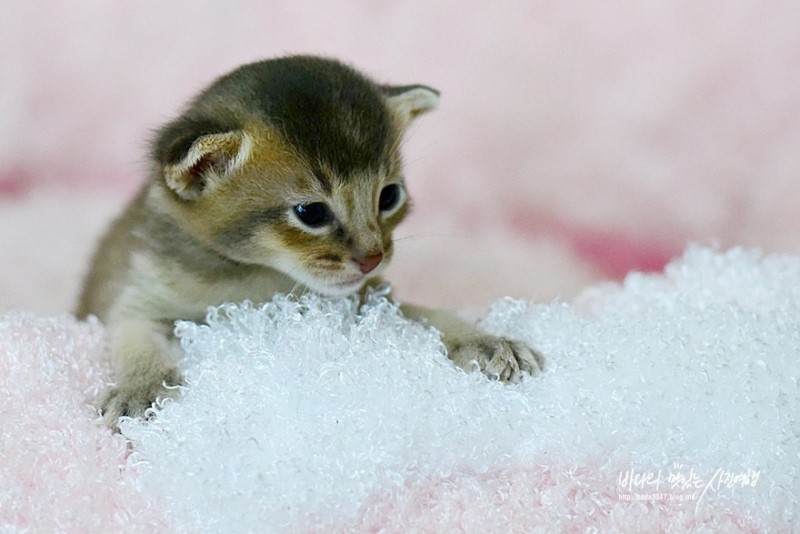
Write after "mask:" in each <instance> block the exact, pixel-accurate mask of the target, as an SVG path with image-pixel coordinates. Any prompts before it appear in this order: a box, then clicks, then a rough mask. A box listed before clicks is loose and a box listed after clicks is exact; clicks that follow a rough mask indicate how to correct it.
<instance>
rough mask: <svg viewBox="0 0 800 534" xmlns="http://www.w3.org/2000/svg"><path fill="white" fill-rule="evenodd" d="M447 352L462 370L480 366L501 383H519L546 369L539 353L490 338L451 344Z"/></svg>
mask: <svg viewBox="0 0 800 534" xmlns="http://www.w3.org/2000/svg"><path fill="white" fill-rule="evenodd" d="M448 352H449V355H450V359H451V360H453V362H454V363H455V364H456V365H458V366H459V367H461V368H463V369H465V370H468V371H469V370H472V369H474V367H475V364H476V363H477V365H478V367H479V368H480V370H481V371H483V373H484V374H485V375H486V376H488V377H489V378H493V379H495V380H499V381H501V382H518V381H519V380H520V379H521V378H522V374H523V373H528V374H530V375H537V374H539V373H540V372H541V370H542V368H543V366H544V358H543V357H542V355H541V353H539V352H538V351H536V350H534V349H531V348H529V347H528V346H527V345H525V344H524V343H521V342H519V341H514V340H512V339H507V338H503V337H495V336H490V335H478V336H475V337H471V338H469V339H458V340H452V341H451V342H450V343H448Z"/></svg>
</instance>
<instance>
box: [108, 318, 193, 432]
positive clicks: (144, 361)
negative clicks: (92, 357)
mask: <svg viewBox="0 0 800 534" xmlns="http://www.w3.org/2000/svg"><path fill="white" fill-rule="evenodd" d="M109 331H110V339H111V354H112V363H113V367H114V371H115V374H116V378H117V384H116V386H114V387H111V388H109V389H108V390H106V392H105V393H104V394H103V395H102V396H101V397H100V399H99V400H98V404H99V407H100V411H101V412H102V414H103V420H104V421H105V423H106V425H108V426H109V427H111V428H117V425H118V422H119V418H120V417H122V416H130V417H138V416H141V415H143V414H144V413H145V411H146V410H147V409H148V408H150V406H151V405H152V404H153V402H155V401H156V400H157V399H160V398H167V397H170V398H174V397H175V396H176V395H177V388H175V387H174V386H177V385H179V384H181V382H182V378H181V374H180V371H179V370H178V368H177V365H176V363H175V361H174V357H173V355H172V349H171V347H170V342H169V340H168V335H169V333H168V332H166V331H165V329H164V328H163V327H161V326H160V325H158V324H156V323H153V322H152V321H147V320H122V321H119V322H114V323H112V324H111V325H109Z"/></svg>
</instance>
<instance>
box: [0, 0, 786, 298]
mask: <svg viewBox="0 0 800 534" xmlns="http://www.w3.org/2000/svg"><path fill="white" fill-rule="evenodd" d="M0 20H2V21H3V22H2V26H3V29H2V31H0V72H2V83H0V247H2V250H3V253H2V258H3V259H2V263H1V264H0V310H2V309H6V308H9V307H14V308H22V309H30V310H34V311H40V312H60V311H65V310H67V309H69V308H70V307H71V305H72V303H73V301H74V298H75V295H76V293H77V288H78V285H79V282H80V276H81V273H82V271H83V270H84V269H85V265H86V263H87V262H88V255H89V253H90V250H91V248H92V246H93V242H94V239H95V238H96V236H97V235H98V233H99V232H100V231H101V229H102V228H103V227H104V226H105V225H106V224H107V222H108V220H109V218H110V217H112V216H113V214H114V213H116V212H118V211H119V210H120V209H121V206H122V205H123V203H124V202H125V200H126V199H127V198H129V197H130V195H131V194H132V193H133V192H134V191H135V189H136V187H137V185H138V184H139V183H140V181H141V179H142V177H143V170H144V169H145V168H146V159H145V157H146V155H145V154H146V144H147V139H148V136H149V135H150V132H151V131H152V129H154V128H156V127H158V126H159V125H160V124H161V123H163V122H164V121H165V120H167V119H168V118H169V117H172V116H173V115H174V114H175V113H176V112H177V111H178V110H179V109H180V107H181V106H182V105H183V104H184V103H185V102H186V100H187V99H188V98H190V97H191V96H192V95H193V94H194V93H196V92H197V91H198V90H199V89H201V88H202V87H203V86H204V85H206V84H207V83H208V82H210V81H211V80H212V79H213V78H214V77H215V76H217V75H219V74H221V73H224V72H225V71H227V70H229V69H231V68H233V67H235V66H237V65H239V64H241V63H243V62H247V61H252V60H256V59H259V58H263V57H269V56H274V55H280V54H284V53H317V54H324V55H330V56H335V57H338V58H341V59H343V60H346V61H348V62H351V63H352V64H354V65H356V66H358V67H360V68H361V69H362V70H364V71H366V72H368V73H369V74H371V75H373V76H374V77H375V78H377V79H378V80H380V81H382V82H391V83H426V84H429V85H432V86H434V87H436V88H438V89H440V90H441V91H442V101H441V107H440V109H439V110H437V111H436V112H435V113H434V114H431V115H429V116H426V117H425V118H424V119H423V120H421V121H419V123H418V124H417V125H416V126H415V127H414V128H413V130H412V132H411V133H410V135H409V137H408V140H407V143H406V144H407V146H406V149H407V150H406V154H407V162H408V165H407V175H408V179H409V181H410V184H411V192H412V195H413V197H414V200H415V203H416V206H417V208H416V211H415V213H414V214H413V217H412V218H411V219H410V220H409V221H408V222H407V223H406V224H405V225H404V226H403V227H401V228H400V229H399V231H398V233H397V237H398V238H401V239H399V241H398V254H397V257H396V260H395V264H394V265H393V267H392V273H393V275H392V277H391V278H392V280H394V281H395V283H396V285H397V288H398V292H399V293H400V295H401V296H405V297H407V298H410V299H413V300H416V301H420V302H423V303H428V304H447V305H451V306H456V307H460V308H468V309H473V308H474V309H477V308H480V307H482V306H484V305H486V304H487V303H489V302H491V301H492V300H494V299H496V298H498V297H500V296H502V295H513V296H518V297H523V298H531V299H535V300H544V301H547V300H550V299H552V298H554V297H561V298H565V299H568V298H571V297H572V296H573V295H575V294H576V293H577V292H578V291H579V290H580V289H581V288H583V287H585V286H587V285H589V284H591V283H593V282H596V281H598V280H603V279H608V278H612V279H613V278H619V277H621V276H622V275H624V273H626V272H627V271H629V270H631V269H644V270H659V269H660V268H661V267H662V266H663V264H664V262H665V261H667V260H668V259H669V258H671V257H673V256H675V255H676V254H679V253H680V251H681V250H682V249H683V248H684V246H685V245H686V244H687V243H688V242H692V241H695V242H700V243H704V244H718V245H719V246H720V247H722V248H727V247H730V246H735V245H746V246H759V247H763V248H765V249H766V250H769V251H773V250H783V251H797V249H798V246H797V243H798V239H799V238H800V214H798V210H797V204H798V199H800V180H798V174H800V31H798V28H800V6H798V4H797V3H796V2H792V1H784V2H781V1H774V2H769V3H764V2H757V1H734V2H729V1H725V2H723V1H721V0H711V1H708V2H702V3H698V2H693V1H689V0H673V1H671V2H638V1H632V0H631V1H626V0H620V1H615V2H610V3H602V5H601V3H597V2H556V1H552V2H510V1H509V2H469V1H463V0H459V1H456V0H440V1H436V2H431V1H407V2H402V3H400V2H386V1H381V0H369V1H367V0H363V1H355V0H351V1H344V2H329V3H321V2H314V1H311V0H299V1H298V0H292V1H284V2H278V1H267V2H264V1H241V2H225V3H222V2H211V1H199V0H195V1H191V2H190V1H184V2H169V3H165V2H155V1H145V2H137V3H133V4H132V3H129V2H109V1H82V2H66V1H65V2H14V3H11V2H5V3H4V4H3V5H2V7H0Z"/></svg>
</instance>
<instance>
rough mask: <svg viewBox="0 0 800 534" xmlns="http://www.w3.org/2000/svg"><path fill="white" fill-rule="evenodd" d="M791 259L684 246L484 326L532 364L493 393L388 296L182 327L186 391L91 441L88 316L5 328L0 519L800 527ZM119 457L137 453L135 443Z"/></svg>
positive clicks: (798, 364) (504, 306)
mask: <svg viewBox="0 0 800 534" xmlns="http://www.w3.org/2000/svg"><path fill="white" fill-rule="evenodd" d="M798 317H800V258H798V257H796V256H778V255H772V256H766V257H764V256H762V255H761V254H760V253H758V252H756V251H752V250H742V249H736V250H732V251H730V252H727V253H724V254H721V253H717V252H714V251H711V250H708V249H702V248H692V249H690V250H689V251H688V252H687V253H686V254H685V256H684V257H683V258H682V259H681V260H679V261H676V262H674V263H672V264H670V266H669V267H668V268H667V269H666V271H665V273H664V274H663V275H649V276H645V275H639V274H632V275H630V276H628V277H627V279H626V280H625V282H624V284H623V285H622V286H603V287H601V286H598V287H595V288H592V289H590V290H589V291H587V292H585V293H584V294H583V296H582V297H581V299H579V301H577V302H576V303H574V304H572V305H570V304H564V303H553V304H549V305H531V304H526V303H524V302H520V301H514V300H502V301H499V302H497V303H496V304H495V305H494V307H493V308H492V310H491V312H490V313H489V315H488V316H487V317H486V318H485V320H484V321H483V324H484V326H485V327H486V328H487V329H489V330H490V331H493V332H497V333H501V334H504V335H509V336H514V337H517V338H519V339H522V340H524V341H527V342H529V343H531V344H533V345H535V346H537V347H539V348H540V349H541V350H542V351H543V352H544V353H545V354H546V355H547V363H548V367H547V369H546V372H545V373H544V374H542V375H541V376H539V377H536V378H528V379H526V380H524V381H523V382H522V383H520V384H516V385H503V384H500V383H494V382H491V381H489V380H487V379H486V378H484V377H483V376H482V375H480V374H467V373H464V372H462V371H460V370H457V369H455V368H453V366H451V365H450V364H449V362H448V361H447V359H446V357H445V355H444V353H443V348H442V346H441V343H440V341H439V337H438V334H437V333H436V332H435V331H434V330H432V329H430V328H427V327H424V326H421V325H418V324H414V323H411V322H409V321H407V320H405V319H404V318H402V317H401V316H400V315H399V313H398V311H397V309H396V307H395V306H394V305H393V304H391V303H390V302H388V301H387V300H385V299H384V298H383V297H382V296H380V295H377V294H376V295H373V297H372V299H371V300H370V301H369V303H368V304H367V305H366V306H364V307H362V308H361V309H358V308H357V307H356V306H355V305H354V304H353V302H351V301H349V300H337V301H331V300H325V299H320V298H318V297H314V296H307V297H303V298H301V299H300V300H299V301H290V300H287V299H286V298H277V299H275V301H273V302H271V303H268V304H265V305H263V306H254V305H250V304H247V303H245V304H229V305H226V306H223V307H221V308H218V309H212V310H210V311H209V315H208V321H207V324H205V325H197V324H193V323H179V324H178V325H177V333H178V335H179V336H180V338H181V341H182V345H183V347H184V349H185V351H186V357H185V362H184V368H185V370H186V378H187V383H188V385H187V386H186V387H185V388H184V390H183V391H182V395H181V397H180V399H179V400H178V401H174V402H169V403H166V404H164V405H163V406H161V407H160V408H159V409H157V410H155V411H154V414H153V415H154V418H153V419H151V420H150V421H148V422H143V421H140V420H127V421H124V422H123V424H122V432H123V435H122V436H120V435H116V436H114V435H111V434H110V433H109V432H108V431H106V430H105V429H104V428H103V427H102V424H101V423H100V420H99V418H98V417H97V415H96V411H95V410H94V408H93V407H92V403H93V401H94V400H95V398H96V396H97V394H98V392H99V391H100V390H101V389H102V388H103V387H104V386H105V385H106V384H107V383H108V382H109V370H108V367H107V364H106V357H107V355H106V352H105V349H104V347H103V342H102V326H101V325H100V324H99V323H97V322H88V323H79V322H76V321H75V320H74V319H72V318H70V317H67V316H62V317H49V318H48V317H37V316H33V315H26V314H19V313H10V314H6V315H4V316H2V317H0V370H2V372H0V388H1V390H2V392H3V396H2V400H3V404H2V417H3V429H2V431H1V432H0V450H2V455H3V458H4V460H3V462H2V463H1V464H0V488H2V497H1V498H0V530H3V531H5V530H10V531H22V530H25V529H26V528H31V529H33V530H36V531H49V530H53V529H58V530H64V531H87V530H91V531H99V530H109V529H115V530H120V529H121V530H125V531H168V530H171V529H175V528H177V529H179V530H186V531H202V532H222V531H225V532H246V531H293V532H294V531H304V530H306V531H325V532H330V531H363V532H377V531H383V532H408V531H419V532H425V531H429V532H437V531H453V530H455V531H458V530H462V531H469V532H478V531H490V530H491V531H519V532H523V531H524V532H534V531H542V532H544V531H571V530H576V531H577V530H586V529H599V530H600V531H621V532H634V531H636V532H638V531H662V530H670V531H689V530H693V529H695V528H698V527H701V526H704V527H708V528H711V529H713V530H715V531H728V532H730V531H751V530H758V529H767V530H775V529H791V528H793V527H792V525H796V521H797V520H798V518H800V515H798V495H799V494H800V473H799V472H798V465H799V462H798V458H800V421H799V420H798V415H797V414H798V409H797V408H798V406H800V384H798V376H800V361H799V360H798V354H800V325H799V324H798ZM129 451H132V452H129Z"/></svg>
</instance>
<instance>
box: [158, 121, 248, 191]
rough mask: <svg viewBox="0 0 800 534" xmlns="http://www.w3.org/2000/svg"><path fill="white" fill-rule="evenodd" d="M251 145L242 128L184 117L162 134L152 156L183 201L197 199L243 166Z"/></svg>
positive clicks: (164, 177)
mask: <svg viewBox="0 0 800 534" xmlns="http://www.w3.org/2000/svg"><path fill="white" fill-rule="evenodd" d="M249 145H250V143H249V140H248V137H247V134H245V133H244V132H243V131H241V130H238V129H235V130H229V131H225V128H224V127H222V126H221V125H219V124H211V123H207V122H204V121H191V120H186V119H183V120H178V121H176V122H174V123H172V124H170V125H168V126H167V127H166V128H165V129H164V130H162V131H161V132H160V133H159V135H158V137H157V139H156V142H155V144H154V151H153V156H154V157H155V159H156V161H157V162H158V163H159V166H160V168H161V173H162V176H163V179H164V182H165V183H166V185H167V187H169V188H170V189H171V190H172V191H174V192H175V194H177V195H178V197H179V198H181V199H183V200H194V199H196V198H199V197H200V196H202V195H203V194H205V193H207V192H208V191H210V190H212V189H213V188H214V187H216V186H217V185H219V184H220V183H222V182H223V181H224V180H225V179H226V178H227V177H228V176H230V174H231V173H232V172H234V171H235V170H236V169H238V168H239V167H241V165H242V164H243V163H244V162H245V161H246V160H247V157H248V155H249Z"/></svg>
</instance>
